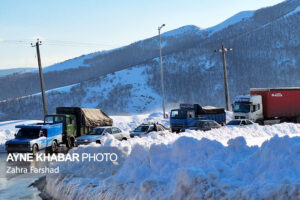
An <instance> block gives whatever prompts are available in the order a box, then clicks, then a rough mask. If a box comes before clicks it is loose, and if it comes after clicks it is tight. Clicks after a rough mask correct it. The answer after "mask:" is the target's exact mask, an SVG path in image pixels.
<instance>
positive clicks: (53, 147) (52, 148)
mask: <svg viewBox="0 0 300 200" xmlns="http://www.w3.org/2000/svg"><path fill="white" fill-rule="evenodd" d="M56 151H57V143H56V141H53V142H52V145H51V153H55V152H56Z"/></svg>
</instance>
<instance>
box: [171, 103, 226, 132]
mask: <svg viewBox="0 0 300 200" xmlns="http://www.w3.org/2000/svg"><path fill="white" fill-rule="evenodd" d="M197 120H214V121H216V122H218V123H219V124H222V125H223V124H225V123H226V113H225V109H224V108H217V107H211V106H209V107H201V106H200V105H199V104H180V107H179V109H173V110H171V116H170V125H171V130H172V132H180V130H181V129H184V128H187V127H190V126H192V125H193V124H194V122H195V121H197Z"/></svg>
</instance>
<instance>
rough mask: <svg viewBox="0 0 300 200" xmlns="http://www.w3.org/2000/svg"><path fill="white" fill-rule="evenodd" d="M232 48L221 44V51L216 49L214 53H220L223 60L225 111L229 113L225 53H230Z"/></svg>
mask: <svg viewBox="0 0 300 200" xmlns="http://www.w3.org/2000/svg"><path fill="white" fill-rule="evenodd" d="M232 50H233V49H232V48H229V49H228V48H225V47H224V44H223V43H222V48H221V49H216V50H215V52H221V53H222V58H223V72H224V88H225V100H226V110H228V111H229V108H230V99H229V89H228V77H227V66H226V56H225V55H226V52H228V51H232Z"/></svg>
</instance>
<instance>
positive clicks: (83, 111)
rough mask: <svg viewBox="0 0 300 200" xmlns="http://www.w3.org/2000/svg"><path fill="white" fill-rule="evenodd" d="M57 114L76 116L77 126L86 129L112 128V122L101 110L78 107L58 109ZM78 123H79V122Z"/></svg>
mask: <svg viewBox="0 0 300 200" xmlns="http://www.w3.org/2000/svg"><path fill="white" fill-rule="evenodd" d="M56 113H57V114H73V115H76V117H77V120H78V124H81V123H82V124H84V125H85V126H87V127H97V126H112V124H113V120H112V119H111V118H110V117H108V115H107V114H105V113H104V112H103V111H102V110H101V109H95V108H80V107H58V108H56ZM79 121H80V122H79Z"/></svg>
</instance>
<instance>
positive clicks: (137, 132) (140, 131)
mask: <svg viewBox="0 0 300 200" xmlns="http://www.w3.org/2000/svg"><path fill="white" fill-rule="evenodd" d="M169 131H170V130H169V129H168V128H166V127H165V126H164V125H162V124H159V123H152V124H150V123H149V124H141V125H139V126H138V127H137V128H135V129H134V130H133V131H130V137H135V136H138V137H142V136H146V135H147V134H148V133H150V132H156V133H158V134H159V135H164V134H166V133H168V132H169Z"/></svg>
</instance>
